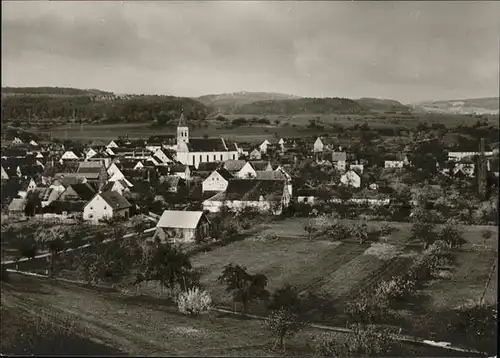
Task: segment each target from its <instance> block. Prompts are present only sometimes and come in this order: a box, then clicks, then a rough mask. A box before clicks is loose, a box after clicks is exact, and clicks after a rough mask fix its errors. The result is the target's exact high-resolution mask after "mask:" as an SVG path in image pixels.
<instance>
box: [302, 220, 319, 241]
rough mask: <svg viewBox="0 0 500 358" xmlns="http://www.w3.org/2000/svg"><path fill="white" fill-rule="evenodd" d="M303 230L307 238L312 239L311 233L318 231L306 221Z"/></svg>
mask: <svg viewBox="0 0 500 358" xmlns="http://www.w3.org/2000/svg"><path fill="white" fill-rule="evenodd" d="M304 231H305V232H307V235H308V236H307V238H308V239H309V240H311V239H312V235H313V234H314V233H315V232H316V231H318V229H317V228H316V227H314V226H313V225H312V224H311V223H310V222H309V223H307V224H306V225H304Z"/></svg>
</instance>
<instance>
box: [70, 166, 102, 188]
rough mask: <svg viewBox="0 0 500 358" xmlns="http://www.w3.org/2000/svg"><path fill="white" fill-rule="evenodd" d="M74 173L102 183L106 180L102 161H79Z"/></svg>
mask: <svg viewBox="0 0 500 358" xmlns="http://www.w3.org/2000/svg"><path fill="white" fill-rule="evenodd" d="M76 174H78V175H79V176H81V177H83V178H85V179H87V181H91V182H95V183H97V182H101V184H102V185H104V184H105V183H106V181H107V180H108V173H107V172H106V168H105V166H104V163H99V162H80V163H79V164H78V169H77V170H76Z"/></svg>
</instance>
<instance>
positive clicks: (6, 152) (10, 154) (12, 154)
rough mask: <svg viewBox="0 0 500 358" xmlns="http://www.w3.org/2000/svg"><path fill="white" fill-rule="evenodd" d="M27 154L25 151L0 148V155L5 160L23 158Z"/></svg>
mask: <svg viewBox="0 0 500 358" xmlns="http://www.w3.org/2000/svg"><path fill="white" fill-rule="evenodd" d="M27 154H28V151H27V150H26V149H21V148H2V152H1V155H2V157H6V158H17V157H25V156H26V155H27Z"/></svg>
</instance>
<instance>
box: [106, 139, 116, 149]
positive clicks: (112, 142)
mask: <svg viewBox="0 0 500 358" xmlns="http://www.w3.org/2000/svg"><path fill="white" fill-rule="evenodd" d="M118 147H119V145H118V144H117V143H116V141H114V140H112V141H111V142H109V143H108V145H107V146H106V148H118Z"/></svg>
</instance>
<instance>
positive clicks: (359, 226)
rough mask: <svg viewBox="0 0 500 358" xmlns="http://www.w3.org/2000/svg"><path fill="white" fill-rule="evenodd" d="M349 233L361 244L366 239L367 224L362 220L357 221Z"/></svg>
mask: <svg viewBox="0 0 500 358" xmlns="http://www.w3.org/2000/svg"><path fill="white" fill-rule="evenodd" d="M351 235H352V236H354V237H355V238H357V239H358V240H359V244H360V245H363V244H364V243H365V242H366V241H367V240H368V225H367V224H366V222H364V221H358V222H357V223H356V225H355V226H354V228H352V230H351Z"/></svg>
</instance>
